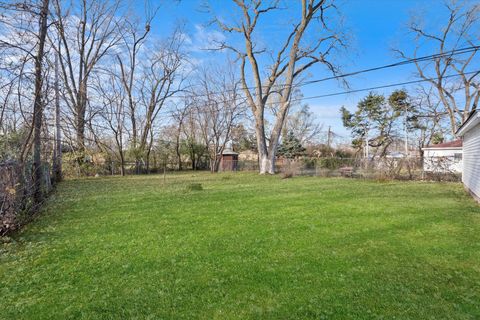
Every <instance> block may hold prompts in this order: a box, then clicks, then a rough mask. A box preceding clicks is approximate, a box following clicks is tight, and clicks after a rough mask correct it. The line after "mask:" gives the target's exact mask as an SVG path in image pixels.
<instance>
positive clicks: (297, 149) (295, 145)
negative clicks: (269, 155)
mask: <svg viewBox="0 0 480 320" xmlns="http://www.w3.org/2000/svg"><path fill="white" fill-rule="evenodd" d="M305 151H306V149H305V148H304V147H303V146H302V144H301V143H300V140H299V139H298V138H297V137H295V135H294V134H293V132H292V131H290V132H289V133H288V134H287V136H286V137H285V139H284V141H282V144H281V145H280V147H279V148H278V152H277V154H278V155H279V156H282V157H285V158H287V159H293V158H296V157H299V156H302V155H304V154H305Z"/></svg>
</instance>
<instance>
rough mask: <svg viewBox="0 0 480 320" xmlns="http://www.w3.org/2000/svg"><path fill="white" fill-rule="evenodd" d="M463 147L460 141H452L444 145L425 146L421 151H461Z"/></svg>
mask: <svg viewBox="0 0 480 320" xmlns="http://www.w3.org/2000/svg"><path fill="white" fill-rule="evenodd" d="M462 146H463V141H462V140H461V139H458V140H454V141H448V142H444V143H439V144H431V145H429V146H426V147H425V148H423V149H457V148H458V149H461V148H462Z"/></svg>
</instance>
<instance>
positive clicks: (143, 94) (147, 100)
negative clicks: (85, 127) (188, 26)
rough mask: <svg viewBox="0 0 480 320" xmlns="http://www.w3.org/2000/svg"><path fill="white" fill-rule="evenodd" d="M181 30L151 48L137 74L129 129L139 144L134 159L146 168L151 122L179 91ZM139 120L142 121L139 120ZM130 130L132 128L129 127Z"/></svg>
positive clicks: (181, 78) (182, 73)
mask: <svg viewBox="0 0 480 320" xmlns="http://www.w3.org/2000/svg"><path fill="white" fill-rule="evenodd" d="M183 41H184V39H183V36H182V33H181V32H180V30H176V31H175V32H174V33H173V35H172V36H171V37H170V38H169V39H167V40H166V41H165V42H164V43H162V44H161V45H160V46H158V47H156V48H154V49H153V50H151V52H150V53H149V55H148V56H147V58H146V59H145V62H144V64H143V65H142V73H141V74H140V77H141V78H140V84H139V96H140V102H139V103H138V104H137V105H136V107H135V111H134V112H135V116H134V117H131V119H132V128H133V127H135V128H137V130H138V133H135V134H137V136H138V137H139V140H138V147H137V148H136V149H135V156H136V160H137V162H143V163H144V164H145V165H146V167H147V169H148V166H149V158H150V152H151V149H152V143H153V141H154V138H153V136H154V132H153V129H154V123H155V121H156V120H157V119H158V116H159V114H160V111H161V110H162V109H163V107H164V106H165V104H166V103H167V102H168V101H169V100H170V99H171V98H172V97H173V96H175V95H176V94H177V93H179V92H181V91H182V86H183V82H184V80H185V77H186V73H185V69H184V67H185V63H186V59H185V53H184V52H183ZM139 119H141V121H139ZM132 130H133V129H132Z"/></svg>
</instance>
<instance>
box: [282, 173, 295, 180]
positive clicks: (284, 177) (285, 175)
mask: <svg viewBox="0 0 480 320" xmlns="http://www.w3.org/2000/svg"><path fill="white" fill-rule="evenodd" d="M281 177H282V179H290V178H293V172H284V173H282V176H281Z"/></svg>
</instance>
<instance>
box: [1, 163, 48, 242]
mask: <svg viewBox="0 0 480 320" xmlns="http://www.w3.org/2000/svg"><path fill="white" fill-rule="evenodd" d="M32 167H33V166H32V164H31V163H26V164H20V163H18V162H13V161H11V162H3V163H0V236H3V235H5V234H6V233H8V232H10V231H12V230H15V229H17V228H18V227H19V226H20V225H22V224H24V223H26V222H27V221H28V220H30V219H31V218H32V216H33V214H34V213H35V212H36V211H37V210H38V208H39V207H40V206H41V204H42V203H43V202H44V201H45V199H46V197H47V195H48V194H49V193H50V191H51V190H52V187H53V186H52V180H51V177H50V166H49V165H48V164H47V163H45V164H43V165H42V166H41V168H40V170H42V177H43V179H42V183H41V185H42V190H41V194H42V201H41V202H40V203H35V202H34V194H33V190H34V188H33V183H34V180H33V175H34V172H33V170H32Z"/></svg>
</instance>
